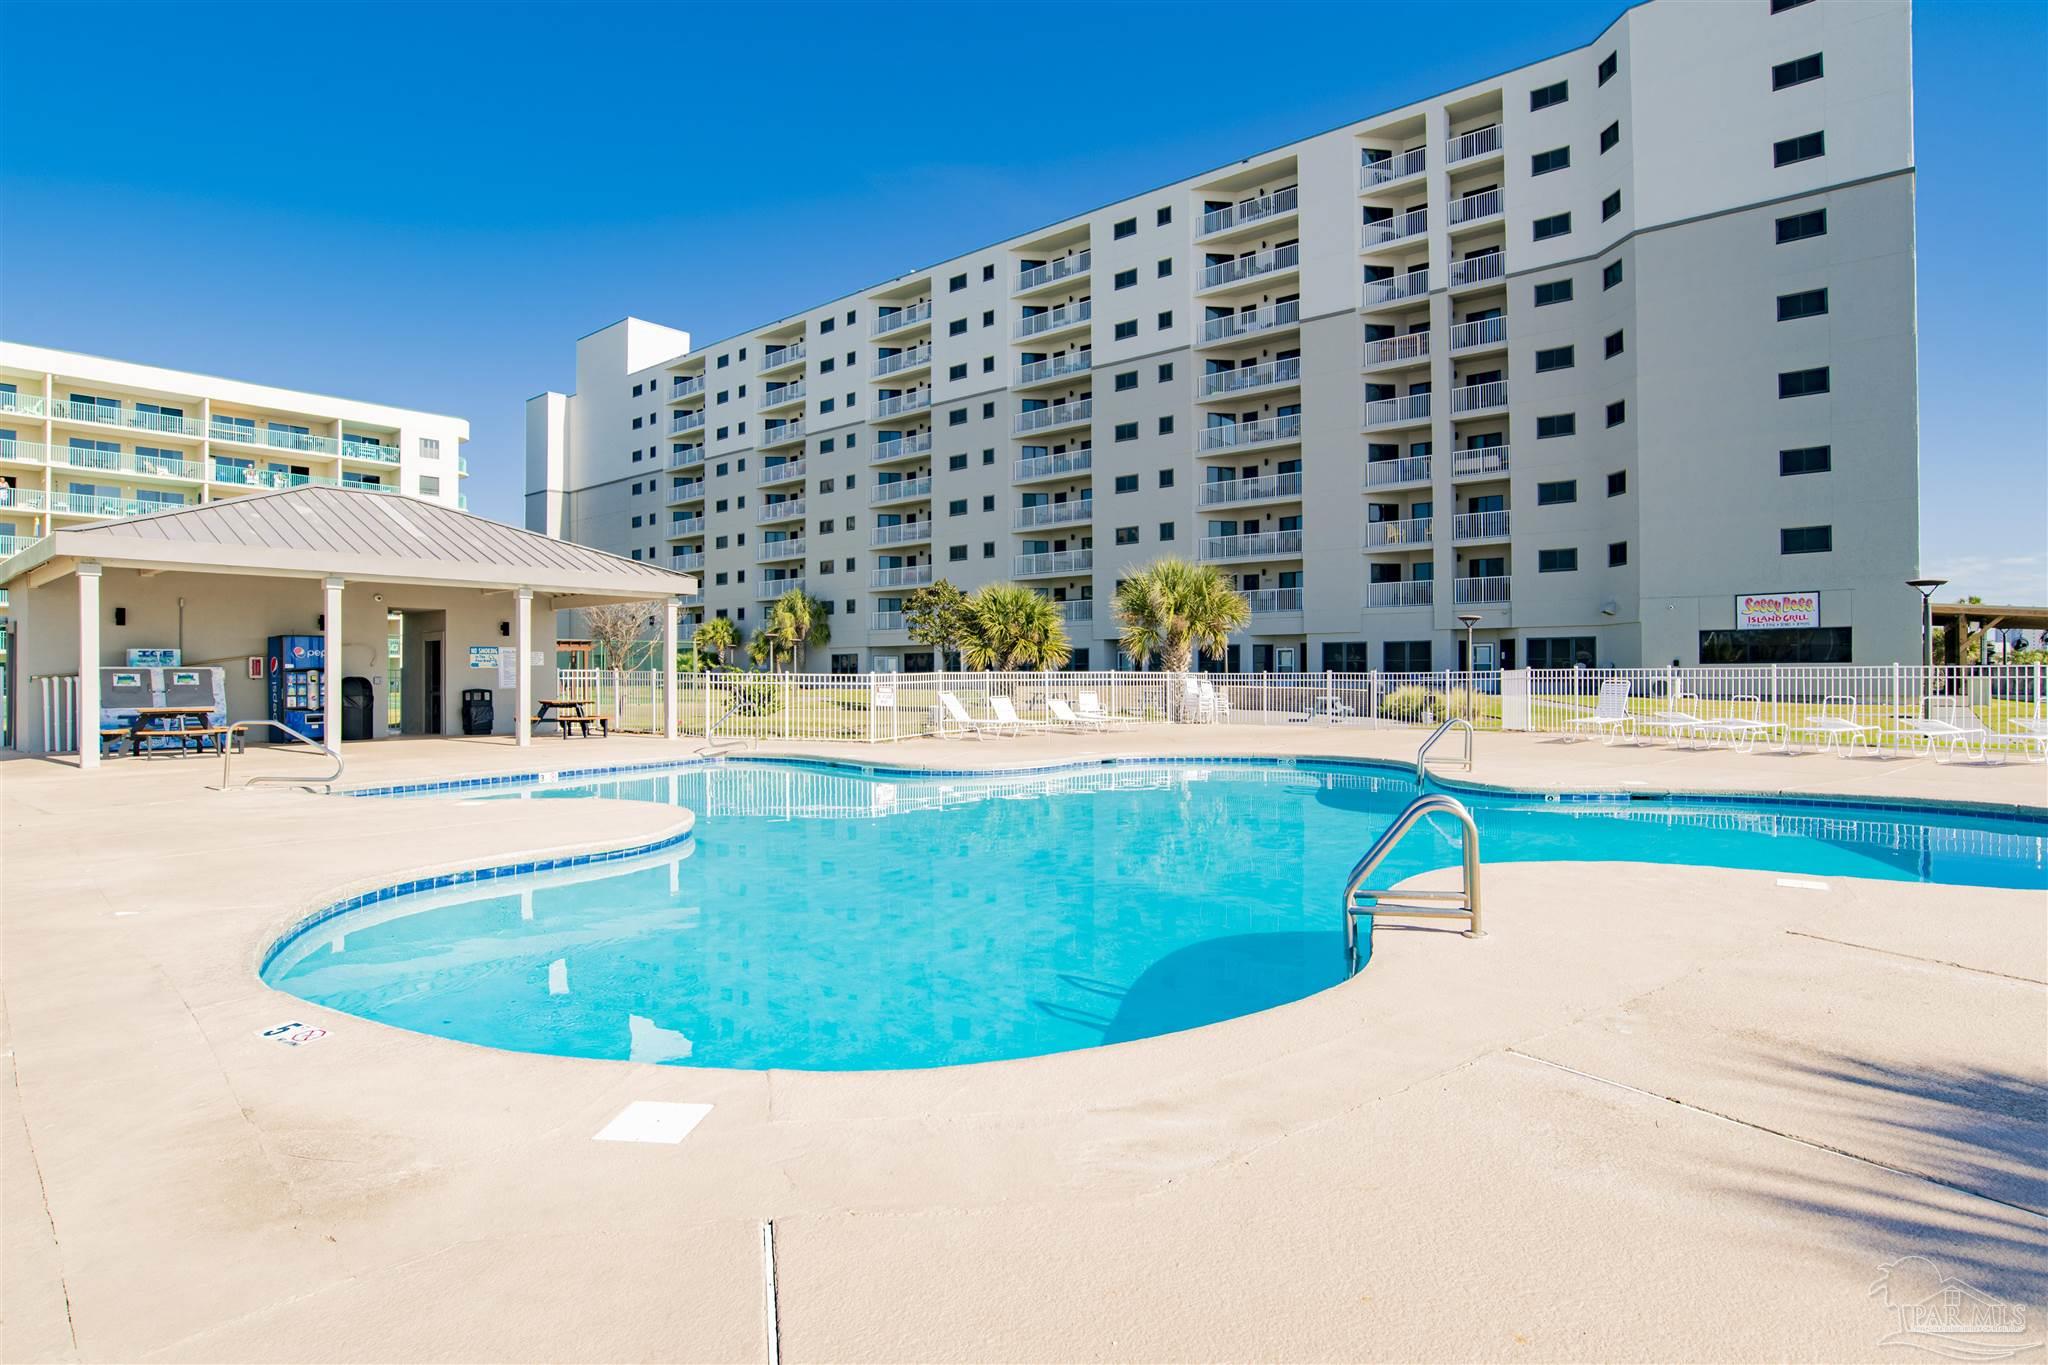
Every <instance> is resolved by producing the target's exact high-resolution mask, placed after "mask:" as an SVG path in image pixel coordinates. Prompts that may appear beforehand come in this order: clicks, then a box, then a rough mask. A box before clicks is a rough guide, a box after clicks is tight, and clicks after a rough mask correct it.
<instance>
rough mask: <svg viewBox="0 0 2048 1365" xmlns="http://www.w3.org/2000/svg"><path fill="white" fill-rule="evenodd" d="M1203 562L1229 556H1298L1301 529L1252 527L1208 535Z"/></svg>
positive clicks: (1283, 557)
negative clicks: (1237, 533) (1235, 533)
mask: <svg viewBox="0 0 2048 1365" xmlns="http://www.w3.org/2000/svg"><path fill="white" fill-rule="evenodd" d="M1201 558H1202V560H1203V562H1204V563H1211V562H1215V561H1218V560H1231V559H1299V558H1301V532H1299V531H1254V532H1251V533H1250V534H1248V535H1241V536H1207V537H1205V538H1204V539H1203V541H1202V550H1201Z"/></svg>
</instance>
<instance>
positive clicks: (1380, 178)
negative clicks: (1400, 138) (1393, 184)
mask: <svg viewBox="0 0 2048 1365" xmlns="http://www.w3.org/2000/svg"><path fill="white" fill-rule="evenodd" d="M1426 164H1428V154H1427V152H1426V150H1425V149H1424V148H1421V147H1410V148H1409V149H1408V150H1407V151H1405V152H1396V153H1394V154H1393V155H1392V156H1388V157H1382V158H1380V159H1379V160H1378V161H1368V162H1366V163H1365V164H1364V165H1362V166H1360V167H1359V168H1358V188H1360V189H1362V190H1369V189H1371V188H1372V187H1373V186H1375V185H1384V184H1386V183H1387V182H1388V181H1390V180H1406V179H1407V178H1408V177H1409V176H1411V175H1415V174H1417V173H1418V172H1420V171H1421V170H1422V168H1423V167H1424V166H1425V165H1426Z"/></svg>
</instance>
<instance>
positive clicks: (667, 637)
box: [661, 597, 682, 739]
mask: <svg viewBox="0 0 2048 1365" xmlns="http://www.w3.org/2000/svg"><path fill="white" fill-rule="evenodd" d="M681 611H682V607H681V606H680V605H679V604H678V603H677V602H676V600H675V599H674V598H673V597H671V598H669V599H668V600H667V601H665V602H663V603H662V604H661V618H662V629H661V640H662V656H661V666H662V670H663V672H662V675H661V696H662V705H661V732H662V734H663V735H665V736H666V737H668V738H669V739H674V738H675V737H676V650H677V649H678V648H679V647H680V644H681V641H680V640H679V639H678V638H677V634H676V617H677V614H678V613H679V612H681Z"/></svg>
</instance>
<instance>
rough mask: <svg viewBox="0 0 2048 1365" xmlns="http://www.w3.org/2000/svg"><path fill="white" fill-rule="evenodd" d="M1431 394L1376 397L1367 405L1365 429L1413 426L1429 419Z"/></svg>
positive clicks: (1374, 429)
mask: <svg viewBox="0 0 2048 1365" xmlns="http://www.w3.org/2000/svg"><path fill="white" fill-rule="evenodd" d="M1429 400H1430V395H1429V394H1426V393H1404V394H1402V395H1401V396H1400V397H1398V398H1375V399H1372V400H1371V401H1369V402H1368V403H1367V404H1366V405H1365V429H1366V430H1367V431H1380V430H1384V429H1386V428H1390V427H1412V426H1417V425H1420V424H1422V423H1425V422H1427V421H1429Z"/></svg>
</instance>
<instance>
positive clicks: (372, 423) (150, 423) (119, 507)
mask: <svg viewBox="0 0 2048 1365" xmlns="http://www.w3.org/2000/svg"><path fill="white" fill-rule="evenodd" d="M468 439H469V423H468V422H466V421H463V420H462V419H461V418H458V417H442V416H437V415H435V414H433V413H426V412H412V411H409V410H408V409H405V408H393V407H386V406H384V405H382V404H379V403H359V402H356V401H353V400H351V399H346V398H329V397H326V396H324V395H321V394H313V393H298V392H295V391H293V390H291V389H277V388H271V387H269V386H268V385H264V384H247V383H243V382H241V381H239V380H233V379H216V378H215V377H213V376H212V375H204V374H189V373H187V372H185V371H183V370H167V369H161V368H159V367H157V366H154V365H136V364H131V363H129V362H127V361H122V360H108V359H104V358H102V357H100V356H91V355H79V354H77V353H75V352H72V351H54V350H50V349H48V348H46V347H42V346H24V345H20V344H18V343H15V342H7V341H0V558H5V557H6V556H8V555H10V554H12V553H14V552H15V550H17V549H19V548H21V546H23V545H25V544H26V543H27V542H28V541H30V540H33V539H34V538H35V537H37V536H40V535H43V534H45V533H47V532H48V531H50V530H51V529H52V528H63V527H68V526H76V525H81V524H83V523H85V522H88V521H94V520H98V519H101V518H105V517H130V516H140V515H142V514H144V513H149V512H160V511H162V510H164V509H165V508H167V507H182V506H186V505H189V504H192V503H200V502H212V501H214V500H215V499H218V498H227V497H234V496H236V495H238V494H242V493H248V492H252V491H256V490H259V489H265V488H289V487H292V486H294V485H297V484H335V485H340V486H344V487H349V488H386V489H393V490H402V491H404V492H407V493H412V494H416V495H418V496H420V497H423V498H431V499H434V500H436V501H439V502H445V503H448V504H450V505H460V504H461V502H462V501H463V499H462V480H463V478H464V477H466V476H467V474H468V461H467V460H466V459H465V458H464V456H463V454H462V443H463V442H464V441H467V440H468Z"/></svg>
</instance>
